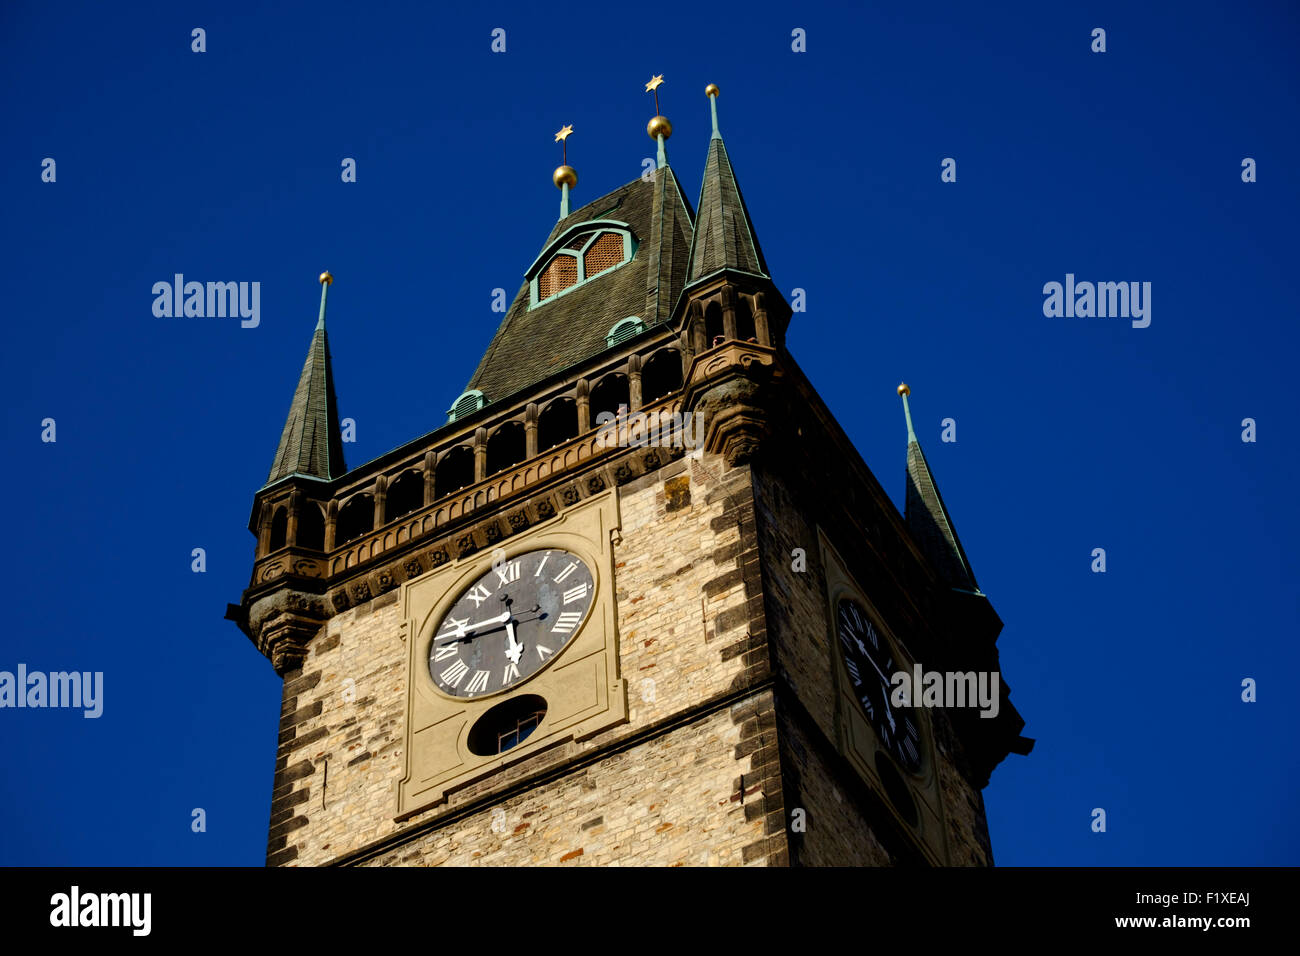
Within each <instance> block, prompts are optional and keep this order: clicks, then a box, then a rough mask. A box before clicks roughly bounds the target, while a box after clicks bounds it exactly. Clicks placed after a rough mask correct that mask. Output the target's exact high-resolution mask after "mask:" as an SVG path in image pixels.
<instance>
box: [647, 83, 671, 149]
mask: <svg viewBox="0 0 1300 956" xmlns="http://www.w3.org/2000/svg"><path fill="white" fill-rule="evenodd" d="M663 81H664V75H663V74H662V73H660V74H658V75H657V76H652V77H650V82H649V83H647V84H646V85H645V91H646V92H647V93H654V95H655V115H654V118H653V119H651V120H650V122H649V123H647V124H646V128H645V131H646V133H647V134H648V135H649V136H650V138H651V139H653V140H655V141H656V142H657V143H658V151H657V155H656V157H655V168H656V169H663V168H664V167H665V166H667V165H668V148H667V146H666V145H665V141H666V140H667V139H668V137H669V136H672V135H673V124H672V123H670V122H668V117H667V116H664V115H663V114H661V113H660V112H659V87H660V86H661V85H662V84H663Z"/></svg>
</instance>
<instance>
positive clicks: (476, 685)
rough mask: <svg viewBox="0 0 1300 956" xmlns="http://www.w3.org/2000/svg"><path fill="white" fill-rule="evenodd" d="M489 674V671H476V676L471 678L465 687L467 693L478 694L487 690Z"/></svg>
mask: <svg viewBox="0 0 1300 956" xmlns="http://www.w3.org/2000/svg"><path fill="white" fill-rule="evenodd" d="M488 676H489V675H488V672H487V671H475V672H474V676H473V677H471V678H470V681H469V684H467V685H466V687H465V693H467V694H477V693H479V692H481V691H485V690H487V685H488Z"/></svg>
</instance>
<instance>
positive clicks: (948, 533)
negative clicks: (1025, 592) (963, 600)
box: [898, 384, 979, 593]
mask: <svg viewBox="0 0 1300 956" xmlns="http://www.w3.org/2000/svg"><path fill="white" fill-rule="evenodd" d="M898 394H899V395H900V396H901V397H902V399H903V415H904V416H905V417H906V419H907V498H906V503H905V506H904V509H905V510H904V519H905V520H906V522H907V527H908V530H909V531H911V533H912V537H913V539H915V541H916V543H917V546H918V547H920V549H921V551H922V553H924V554H925V556H926V557H927V558H928V559H929V560H930V563H931V564H932V565H933V566H934V569H935V570H936V571H937V572H938V573H939V578H940V580H942V581H943V582H944V583H945V584H947V585H948V586H949V587H952V588H957V589H959V590H963V591H973V592H976V593H979V585H978V584H976V583H975V573H974V572H973V571H972V570H971V567H970V562H969V561H967V560H966V552H965V551H964V550H963V549H962V546H961V540H960V539H959V538H958V537H957V529H956V528H954V527H953V524H952V519H951V518H950V517H949V515H948V509H947V508H946V507H945V506H944V503H943V498H942V497H941V496H940V494H939V486H938V485H936V484H935V481H934V476H933V475H931V474H930V466H929V464H928V463H927V462H926V460H925V455H924V453H922V451H921V443H920V442H919V441H917V438H916V432H915V431H914V430H913V429H912V409H911V407H910V406H909V405H908V403H907V396H908V395H910V394H912V390H911V389H910V388H908V387H907V385H906V384H902V385H899V386H898Z"/></svg>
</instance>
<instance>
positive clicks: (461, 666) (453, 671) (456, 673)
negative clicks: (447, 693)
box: [438, 660, 469, 687]
mask: <svg viewBox="0 0 1300 956" xmlns="http://www.w3.org/2000/svg"><path fill="white" fill-rule="evenodd" d="M468 673H469V665H468V664H466V663H465V662H464V661H462V660H457V661H456V662H455V663H454V664H452V665H451V666H450V667H448V668H447V669H446V670H445V671H443V672H442V673H441V674H439V675H438V678H439V680H441V681H442V682H443V683H444V684H446V685H447V686H448V687H455V686H457V685H458V684H460V681H461V678H463V677H464V676H465V675H466V674H468Z"/></svg>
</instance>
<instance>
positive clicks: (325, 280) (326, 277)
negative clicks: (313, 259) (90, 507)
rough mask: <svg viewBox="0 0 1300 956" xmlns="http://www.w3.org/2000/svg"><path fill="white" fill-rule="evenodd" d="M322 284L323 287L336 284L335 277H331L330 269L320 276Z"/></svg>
mask: <svg viewBox="0 0 1300 956" xmlns="http://www.w3.org/2000/svg"><path fill="white" fill-rule="evenodd" d="M320 284H321V285H333V284H334V277H333V276H332V275H330V273H329V270H328V269H326V270H325V271H324V272H322V273H321V274H320Z"/></svg>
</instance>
